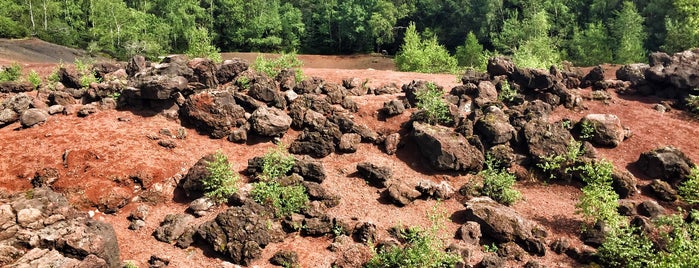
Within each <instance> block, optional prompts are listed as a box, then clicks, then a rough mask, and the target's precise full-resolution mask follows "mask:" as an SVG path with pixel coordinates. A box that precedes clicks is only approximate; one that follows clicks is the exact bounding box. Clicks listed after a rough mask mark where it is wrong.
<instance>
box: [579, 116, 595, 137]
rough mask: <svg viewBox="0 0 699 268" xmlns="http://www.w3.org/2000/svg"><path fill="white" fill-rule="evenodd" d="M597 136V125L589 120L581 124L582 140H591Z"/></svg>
mask: <svg viewBox="0 0 699 268" xmlns="http://www.w3.org/2000/svg"><path fill="white" fill-rule="evenodd" d="M594 136H595V125H594V123H592V122H591V121H589V120H584V121H582V123H580V139H583V140H589V139H592V137H594Z"/></svg>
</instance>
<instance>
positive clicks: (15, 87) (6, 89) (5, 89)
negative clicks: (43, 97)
mask: <svg viewBox="0 0 699 268" xmlns="http://www.w3.org/2000/svg"><path fill="white" fill-rule="evenodd" d="M32 90H34V85H32V84H31V83H29V82H17V81H4V82H0V93H21V92H29V91H32Z"/></svg>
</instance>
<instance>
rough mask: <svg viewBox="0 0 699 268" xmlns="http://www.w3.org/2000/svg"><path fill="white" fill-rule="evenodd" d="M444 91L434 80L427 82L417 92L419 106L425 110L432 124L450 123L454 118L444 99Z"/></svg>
mask: <svg viewBox="0 0 699 268" xmlns="http://www.w3.org/2000/svg"><path fill="white" fill-rule="evenodd" d="M443 94H444V93H443V92H442V91H441V90H440V89H439V88H438V87H437V85H435V84H434V83H432V82H428V83H427V84H425V88H423V89H420V90H418V91H417V92H415V98H416V99H417V108H418V109H420V110H423V111H425V113H426V114H427V122H428V123H430V124H437V123H442V124H448V123H451V122H452V121H453V120H452V118H451V116H450V114H449V105H448V104H447V103H446V102H445V101H444V98H443V96H442V95H443Z"/></svg>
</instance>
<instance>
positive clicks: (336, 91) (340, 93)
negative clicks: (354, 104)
mask: <svg viewBox="0 0 699 268" xmlns="http://www.w3.org/2000/svg"><path fill="white" fill-rule="evenodd" d="M346 91H347V90H346V89H345V88H344V87H342V86H341V85H338V84H336V83H325V84H324V85H323V94H325V95H327V96H328V101H329V102H330V103H332V104H340V103H342V99H344V98H345V96H346V95H347V94H346Z"/></svg>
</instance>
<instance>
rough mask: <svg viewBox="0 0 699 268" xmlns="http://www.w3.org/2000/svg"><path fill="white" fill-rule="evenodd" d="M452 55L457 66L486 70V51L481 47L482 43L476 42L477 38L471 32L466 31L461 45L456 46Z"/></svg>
mask: <svg viewBox="0 0 699 268" xmlns="http://www.w3.org/2000/svg"><path fill="white" fill-rule="evenodd" d="M454 57H455V58H456V59H457V61H458V63H459V66H465V67H471V68H475V69H476V70H479V71H485V70H486V65H487V63H488V53H487V51H485V50H484V49H483V45H481V44H480V43H478V38H476V35H475V34H473V32H469V33H468V35H467V36H466V41H464V44H463V45H461V46H458V47H456V53H455V55H454Z"/></svg>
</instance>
